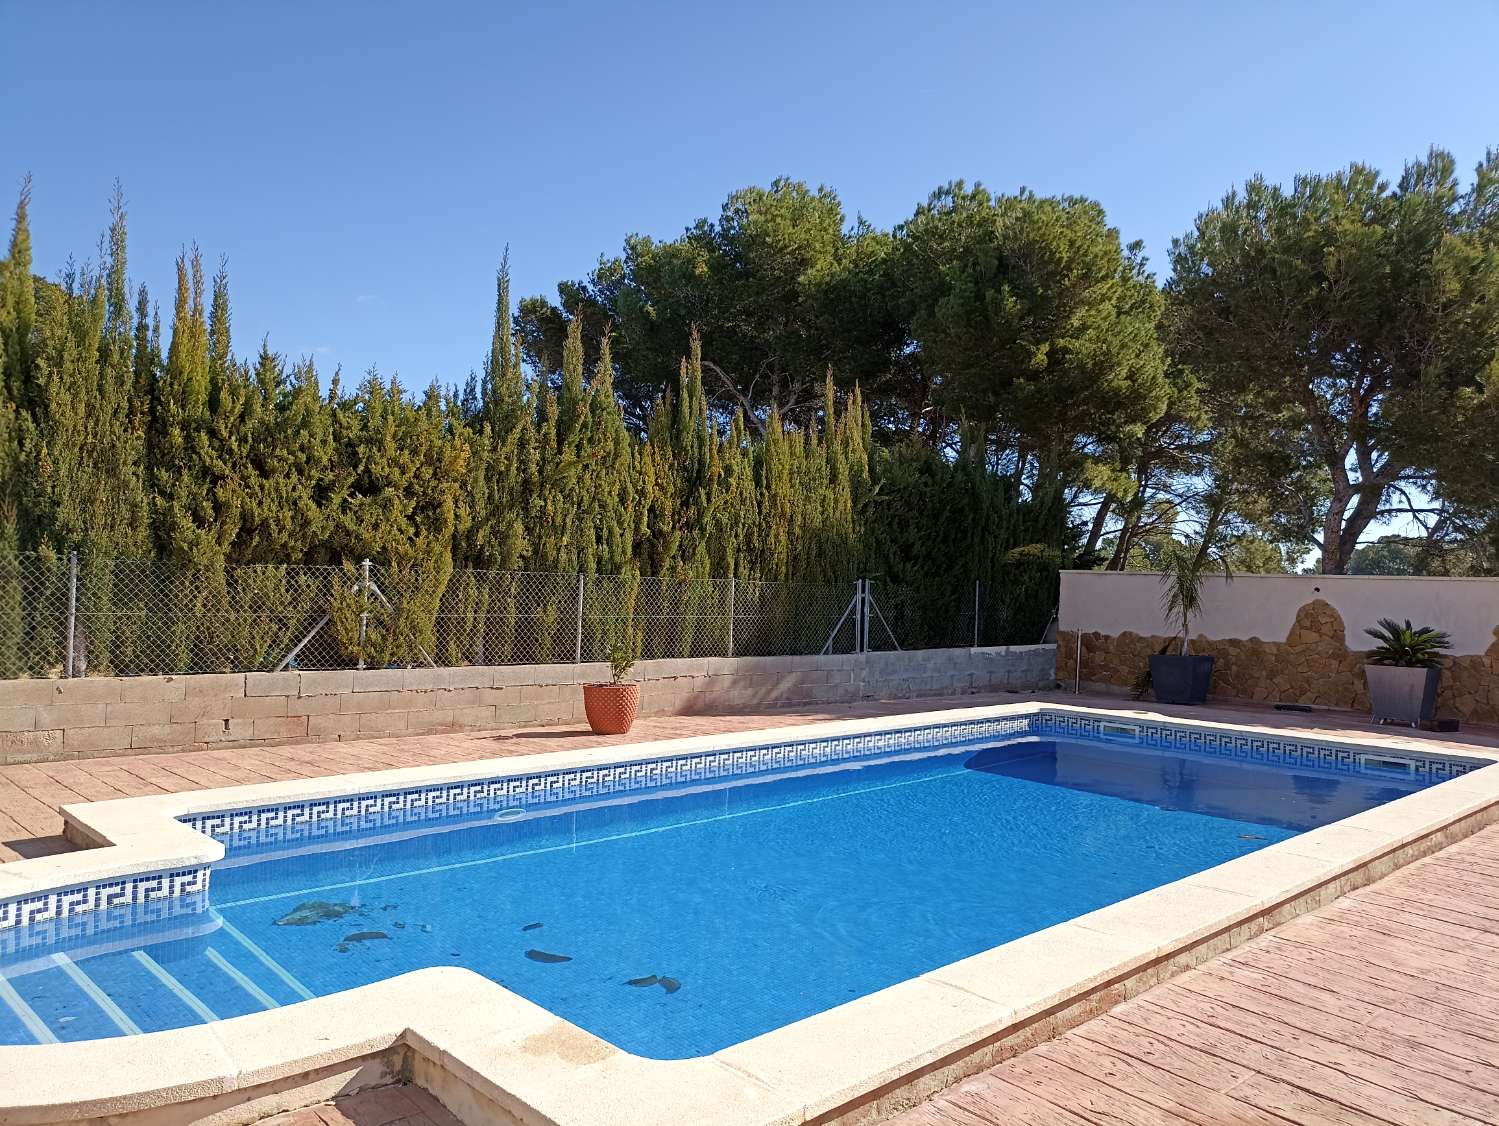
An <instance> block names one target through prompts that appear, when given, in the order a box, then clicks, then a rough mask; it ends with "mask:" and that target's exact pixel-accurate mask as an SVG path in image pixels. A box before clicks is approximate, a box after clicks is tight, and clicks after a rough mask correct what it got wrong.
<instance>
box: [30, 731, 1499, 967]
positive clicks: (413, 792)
mask: <svg viewBox="0 0 1499 1126" xmlns="http://www.w3.org/2000/svg"><path fill="white" fill-rule="evenodd" d="M1027 734H1035V735H1054V736H1063V737H1069V736H1070V737H1074V738H1078V737H1080V738H1090V739H1100V740H1104V741H1108V742H1113V743H1117V744H1120V745H1124V746H1141V747H1147V748H1151V749H1156V750H1166V751H1171V752H1174V753H1179V754H1180V753H1185V754H1198V755H1207V756H1210V757H1215V758H1226V759H1231V760H1235V761H1241V762H1249V763H1258V764H1263V765H1267V766H1283V767H1295V768H1297V769H1303V770H1315V771H1322V772H1332V773H1335V774H1365V775H1368V776H1371V777H1372V776H1384V777H1387V776H1388V774H1387V772H1385V771H1380V770H1378V769H1370V768H1369V767H1368V766H1366V765H1365V763H1364V761H1363V756H1365V755H1371V756H1374V757H1377V758H1378V759H1380V760H1382V761H1385V762H1388V761H1390V760H1400V761H1404V762H1409V763H1411V764H1412V770H1411V774H1410V775H1409V776H1407V777H1408V778H1409V779H1410V780H1411V781H1415V782H1418V783H1420V784H1423V785H1432V784H1435V783H1437V782H1443V781H1446V780H1447V779H1449V778H1456V777H1458V776H1460V775H1463V774H1466V773H1468V772H1469V771H1471V770H1474V769H1477V768H1478V767H1479V766H1481V765H1484V764H1483V763H1479V762H1470V761H1465V760H1460V759H1452V758H1443V757H1440V756H1435V755H1424V754H1419V753H1408V752H1405V751H1403V750H1400V749H1396V748H1390V749H1386V748H1372V747H1359V746H1344V745H1341V744H1335V743H1324V742H1318V741H1315V740H1308V739H1304V738H1294V737H1292V736H1290V735H1286V736H1277V735H1274V734H1271V733H1261V732H1244V731H1233V730H1223V729H1215V728H1211V727H1196V726H1178V725H1175V724H1170V723H1161V722H1151V721H1143V720H1136V719H1133V718H1128V717H1114V716H1106V715H1105V716H1094V715H1086V714H1082V713H1078V712H1070V711H1052V710H1049V709H1044V708H1043V709H1041V710H1039V711H1037V712H1034V713H1030V714H1027V715H1019V716H995V717H989V718H984V719H973V720H963V721H959V722H954V723H940V724H929V725H926V726H923V727H910V728H904V729H900V730H896V731H881V732H870V733H868V734H861V735H846V736H837V737H833V738H827V739H803V740H793V741H790V742H784V743H774V744H768V745H764V746H758V747H740V748H734V749H729V750H723V751H700V752H695V753H693V754H687V755H678V756H673V757H667V758H657V759H646V760H642V761H638V762H625V763H618V764H608V765H604V766H590V767H577V768H572V769H568V770H559V771H551V772H547V773H542V774H522V775H511V776H506V777H498V778H487V779H479V780H477V781H472V782H455V783H447V784H442V785H436V786H423V787H415V788H410V789H404V790H391V791H386V792H380V793H369V794H351V795H349V796H347V797H338V798H326V799H319V800H314V801H304V802H292V803H289V804H285V805H276V806H266V807H260V808H254V809H231V810H220V811H215V812H210V813H200V814H193V815H191V816H188V817H183V818H181V820H182V822H183V823H184V824H186V825H189V826H191V827H192V828H194V829H197V830H198V831H199V832H202V833H205V834H207V835H208V836H211V837H213V838H214V839H215V840H219V841H222V842H223V843H224V846H225V848H226V850H234V851H238V850H249V849H264V848H274V847H276V846H278V845H283V844H292V843H297V842H302V841H309V840H317V839H321V838H326V837H333V836H342V835H346V834H355V833H359V832H363V831H367V830H371V829H380V828H386V827H391V826H400V825H405V824H411V823H419V822H427V821H432V820H436V819H440V818H457V817H464V816H470V815H483V814H494V813H496V812H500V811H503V810H507V809H519V808H525V809H534V808H537V807H546V806H552V805H560V804H563V803H567V802H572V801H577V800H586V799H590V798H597V797H601V796H607V795H611V794H622V793H646V792H650V791H653V790H660V789H665V788H669V787H673V786H681V785H689V784H693V783H698V782H706V781H712V780H714V779H719V778H729V777H747V776H753V775H756V774H765V773H770V772H773V771H779V770H786V769H795V768H799V767H806V766H819V765H827V764H831V763H836V762H843V761H852V760H857V759H860V758H867V757H871V756H876V755H886V754H892V753H899V752H901V751H907V750H915V749H920V748H924V747H935V746H942V745H959V744H962V743H964V742H968V741H970V740H974V739H990V738H994V737H996V736H1004V735H1027ZM209 874H210V870H209V868H208V867H207V866H203V867H198V868H184V869H178V870H174V871H170V872H149V873H144V874H141V875H135V876H129V877H123V878H121V879H118V880H108V881H103V882H100V883H96V884H89V885H86V886H82V887H72V888H64V889H60V890H56V891H47V892H42V893H39V894H37V895H32V896H25V897H21V898H15V899H7V900H0V932H4V931H9V930H12V929H13V928H17V927H28V928H32V929H33V930H35V929H36V928H38V927H40V926H41V925H43V924H48V923H54V922H55V923H59V924H61V923H62V922H64V921H66V920H69V919H74V918H76V917H79V916H84V915H90V914H92V913H94V912H108V911H110V910H112V909H118V908H125V907H140V906H142V905H150V904H154V903H158V902H162V901H168V900H175V899H178V898H180V897H189V896H201V895H203V894H205V893H206V892H207V890H208V881H209ZM117 913H118V912H117ZM3 953H4V947H3V945H0V954H3Z"/></svg>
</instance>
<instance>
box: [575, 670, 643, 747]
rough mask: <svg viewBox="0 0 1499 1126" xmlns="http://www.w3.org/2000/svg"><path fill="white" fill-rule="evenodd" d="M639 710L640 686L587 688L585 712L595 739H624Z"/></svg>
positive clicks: (589, 686) (585, 691) (620, 685)
mask: <svg viewBox="0 0 1499 1126" xmlns="http://www.w3.org/2000/svg"><path fill="white" fill-rule="evenodd" d="M639 710H640V685H639V684H634V683H631V684H585V685H583V711H584V712H586V713H587V715H588V726H589V727H591V728H593V733H594V734H595V735H623V734H624V733H625V732H627V731H629V730H630V728H631V727H632V726H633V725H634V723H635V713H636V712H638V711H639Z"/></svg>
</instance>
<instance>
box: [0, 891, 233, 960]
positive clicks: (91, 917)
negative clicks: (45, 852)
mask: <svg viewBox="0 0 1499 1126" xmlns="http://www.w3.org/2000/svg"><path fill="white" fill-rule="evenodd" d="M203 882H204V886H203V887H202V888H201V889H200V890H198V891H191V892H183V893H181V894H178V895H169V896H160V897H157V898H154V899H144V900H139V901H137V902H135V903H130V904H126V905H124V906H121V907H110V908H106V909H105V910H102V911H99V910H93V911H89V910H85V911H81V912H80V911H75V912H74V913H72V914H69V915H56V914H54V915H52V916H50V917H48V918H46V919H43V920H41V921H38V922H33V923H31V924H30V925H26V926H12V927H4V926H0V959H9V958H12V957H14V956H16V955H17V954H22V953H24V952H25V951H27V950H34V949H37V948H39V947H40V948H43V949H48V950H55V949H58V948H67V949H73V948H76V947H78V946H79V945H80V944H87V943H91V942H96V941H99V942H104V941H108V940H109V939H110V937H111V936H113V935H117V934H120V933H122V932H128V931H136V930H139V929H140V928H141V927H149V926H156V925H159V924H161V923H164V922H166V921H168V920H171V919H178V918H184V917H189V916H203V917H205V918H206V917H207V916H206V912H207V910H208V888H207V869H204V881H203ZM4 910H5V905H4V904H0V918H3V912H4ZM11 968H13V967H11Z"/></svg>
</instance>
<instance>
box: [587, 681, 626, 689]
mask: <svg viewBox="0 0 1499 1126" xmlns="http://www.w3.org/2000/svg"><path fill="white" fill-rule="evenodd" d="M583 687H584V688H639V687H640V681H638V680H622V681H620V682H619V683H617V684H616V683H615V682H614V681H612V680H592V681H588V682H587V683H585V684H584V685H583Z"/></svg>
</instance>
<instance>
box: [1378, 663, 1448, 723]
mask: <svg viewBox="0 0 1499 1126" xmlns="http://www.w3.org/2000/svg"><path fill="white" fill-rule="evenodd" d="M1364 678H1365V680H1367V681H1368V684H1369V704H1370V709H1371V710H1372V711H1373V713H1374V718H1375V720H1376V721H1379V722H1384V721H1386V720H1389V721H1391V722H1393V723H1408V724H1410V726H1412V727H1419V726H1420V725H1421V724H1423V723H1427V722H1429V721H1430V720H1431V718H1432V716H1433V715H1435V714H1436V710H1437V685H1438V683H1440V681H1441V679H1442V670H1441V669H1439V668H1430V669H1424V668H1415V669H1411V668H1401V667H1400V666H1399V665H1365V666H1364Z"/></svg>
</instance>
